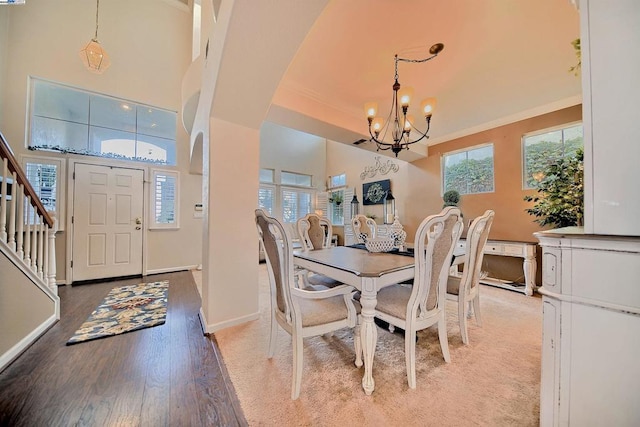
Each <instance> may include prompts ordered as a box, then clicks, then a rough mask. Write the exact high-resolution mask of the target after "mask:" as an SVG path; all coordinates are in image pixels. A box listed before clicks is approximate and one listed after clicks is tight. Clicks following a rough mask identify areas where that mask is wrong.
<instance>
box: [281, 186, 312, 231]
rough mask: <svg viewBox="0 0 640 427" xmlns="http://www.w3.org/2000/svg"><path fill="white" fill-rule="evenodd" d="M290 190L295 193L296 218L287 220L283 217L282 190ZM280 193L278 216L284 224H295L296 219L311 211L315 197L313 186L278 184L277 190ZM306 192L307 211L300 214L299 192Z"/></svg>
mask: <svg viewBox="0 0 640 427" xmlns="http://www.w3.org/2000/svg"><path fill="white" fill-rule="evenodd" d="M285 191H291V192H295V193H296V213H297V215H296V218H295V220H294V221H287V220H286V219H285V217H284V192H285ZM278 193H279V195H280V217H281V218H282V222H283V223H285V224H295V223H296V222H297V221H298V219H300V218H302V217H303V216H305V215H306V214H307V213H313V211H314V204H315V199H316V189H315V188H314V187H306V186H296V185H280V191H279V192H278ZM301 193H308V194H309V211H308V212H306V213H304V214H302V215H301V214H300V212H301V210H300V194H301Z"/></svg>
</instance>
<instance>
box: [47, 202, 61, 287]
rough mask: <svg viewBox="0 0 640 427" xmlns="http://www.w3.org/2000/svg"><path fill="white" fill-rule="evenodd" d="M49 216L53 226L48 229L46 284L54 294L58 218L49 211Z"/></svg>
mask: <svg viewBox="0 0 640 427" xmlns="http://www.w3.org/2000/svg"><path fill="white" fill-rule="evenodd" d="M49 216H51V219H53V226H52V227H51V228H50V229H49V236H48V238H49V242H48V243H49V259H47V260H46V262H48V263H49V268H48V277H47V279H48V285H49V288H51V290H52V291H53V292H55V294H56V295H57V294H58V285H57V284H56V231H58V218H56V215H55V212H52V211H49Z"/></svg>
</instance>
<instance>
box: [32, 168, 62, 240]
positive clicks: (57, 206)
mask: <svg viewBox="0 0 640 427" xmlns="http://www.w3.org/2000/svg"><path fill="white" fill-rule="evenodd" d="M22 167H23V169H24V171H25V175H26V176H27V180H28V181H29V184H31V186H32V187H33V189H34V190H35V192H36V194H37V195H38V197H39V198H40V201H41V202H42V205H43V206H44V208H45V209H46V210H47V211H49V212H54V213H55V215H56V218H57V221H58V230H64V218H63V213H64V200H62V195H63V192H62V191H61V184H62V177H64V170H63V167H64V164H63V162H62V161H61V160H59V159H50V158H45V157H32V156H23V157H22ZM25 215H26V213H25ZM27 223H28V224H32V223H33V220H32V219H29V220H28V221H27Z"/></svg>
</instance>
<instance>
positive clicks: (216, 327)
mask: <svg viewBox="0 0 640 427" xmlns="http://www.w3.org/2000/svg"><path fill="white" fill-rule="evenodd" d="M199 317H200V325H201V326H202V330H203V331H204V333H205V334H213V333H214V332H217V331H220V330H222V329H225V328H229V327H231V326H236V325H240V324H242V323H246V322H250V321H252V320H257V319H258V318H260V313H259V312H255V313H252V314H248V315H246V316H242V317H236V318H235V319H230V320H225V321H224V322H219V323H214V324H211V325H209V324H207V318H206V316H205V315H204V312H203V311H202V307H200V313H199Z"/></svg>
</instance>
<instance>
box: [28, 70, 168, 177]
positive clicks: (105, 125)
mask: <svg viewBox="0 0 640 427" xmlns="http://www.w3.org/2000/svg"><path fill="white" fill-rule="evenodd" d="M30 93H31V99H30V121H29V144H28V145H29V147H28V148H29V149H30V150H53V151H60V152H64V153H74V154H83V155H90V156H99V157H110V158H117V159H122V160H132V161H140V162H149V163H156V164H165V165H175V164H176V117H177V114H176V112H175V111H169V110H165V109H161V108H157V107H152V106H149V105H144V104H140V103H136V102H131V101H129V100H125V99H120V98H115V97H112V96H108V95H102V94H98V93H94V92H89V91H85V90H81V89H77V88H73V87H70V86H65V85H61V84H57V83H52V82H47V81H44V80H39V79H35V78H31V91H30Z"/></svg>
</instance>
